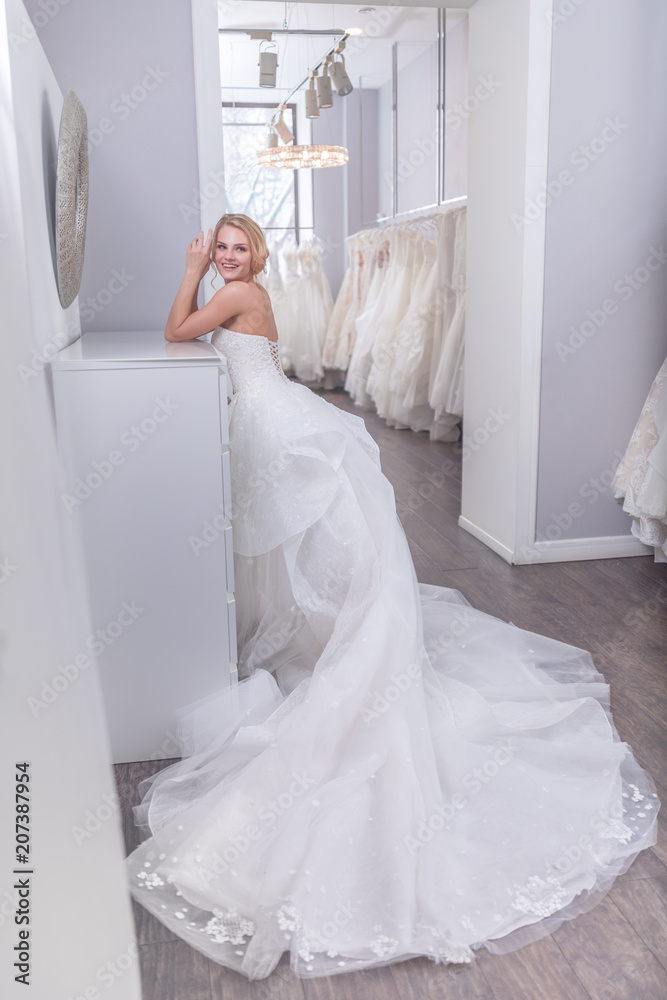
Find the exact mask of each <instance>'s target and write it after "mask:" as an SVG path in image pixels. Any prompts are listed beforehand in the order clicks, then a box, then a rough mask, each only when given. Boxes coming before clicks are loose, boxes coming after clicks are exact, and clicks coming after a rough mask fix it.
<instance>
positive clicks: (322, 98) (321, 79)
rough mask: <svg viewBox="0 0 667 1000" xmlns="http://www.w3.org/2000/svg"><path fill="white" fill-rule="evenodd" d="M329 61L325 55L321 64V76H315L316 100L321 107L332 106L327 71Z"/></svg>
mask: <svg viewBox="0 0 667 1000" xmlns="http://www.w3.org/2000/svg"><path fill="white" fill-rule="evenodd" d="M330 61H331V60H330V57H329V56H327V58H326V59H325V60H324V65H323V66H322V76H318V77H317V100H318V101H319V105H320V107H321V108H333V94H332V92H331V80H330V78H329V73H328V70H329V63H330Z"/></svg>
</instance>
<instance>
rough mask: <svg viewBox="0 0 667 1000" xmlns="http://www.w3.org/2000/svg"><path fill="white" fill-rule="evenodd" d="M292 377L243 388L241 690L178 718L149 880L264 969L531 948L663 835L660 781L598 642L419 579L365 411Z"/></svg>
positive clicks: (144, 815) (159, 787) (234, 959)
mask: <svg viewBox="0 0 667 1000" xmlns="http://www.w3.org/2000/svg"><path fill="white" fill-rule="evenodd" d="M282 382H284V385H282V386H281V387H280V389H279V390H278V391H276V387H275V385H273V384H272V385H268V384H267V385H266V386H264V387H262V386H260V387H258V388H256V389H255V390H253V391H242V392H239V393H238V394H237V395H236V396H235V397H234V400H233V413H232V420H231V446H232V458H233V464H232V477H233V482H234V485H235V498H236V499H235V503H236V507H235V511H234V515H235V516H234V533H235V549H236V555H235V569H236V599H237V607H238V609H239V613H238V634H239V674H240V677H241V680H240V681H239V683H238V685H236V686H235V687H234V688H232V689H230V690H224V691H222V692H221V693H220V694H219V695H217V696H216V697H214V698H211V699H208V700H206V701H205V702H203V703H200V704H197V705H193V706H190V707H189V708H187V709H185V710H184V711H183V712H182V715H181V719H180V730H181V739H182V742H183V753H184V759H183V760H182V761H181V762H179V763H176V764H174V765H173V766H171V767H169V768H167V769H166V770H163V771H161V772H160V773H159V774H158V775H157V776H156V777H155V778H154V779H151V781H149V782H148V783H146V785H145V787H144V789H143V791H144V792H145V797H144V800H143V803H142V805H141V806H139V807H138V809H137V821H138V822H139V823H140V824H141V825H142V826H143V828H144V831H145V833H146V834H147V838H148V839H146V840H145V842H144V843H143V844H142V845H141V846H140V847H139V848H138V849H137V850H136V851H135V852H134V853H133V854H132V855H131V857H130V858H129V862H128V863H129V868H130V879H131V887H132V892H133V893H134V895H135V896H136V898H137V899H138V900H139V901H140V902H141V903H142V904H143V905H144V906H145V907H147V908H148V909H149V910H151V912H153V913H154V914H155V915H156V916H157V917H158V918H159V919H160V920H161V921H162V922H163V923H164V924H166V925H167V926H168V927H169V928H170V929H171V930H172V931H174V932H175V933H177V934H178V935H180V936H181V937H182V938H183V939H184V940H186V941H187V942H189V943H190V944H191V945H192V946H193V947H195V948H197V949H199V950H200V951H202V952H203V953H204V954H206V955H208V956H209V957H210V958H212V959H214V960H215V961H217V962H220V963H222V964H223V965H226V966H228V967H230V968H232V969H235V970H237V971H238V972H240V973H242V974H244V975H245V976H247V977H248V978H252V979H254V978H262V977H265V976H268V975H269V974H270V973H271V971H272V970H273V969H274V968H275V966H276V964H277V963H278V961H279V960H280V957H281V955H282V954H283V953H284V952H285V951H288V952H289V953H290V958H291V964H292V967H293V969H294V972H295V974H296V975H298V976H302V977H308V976H325V975H331V974H333V973H339V972H345V971H348V970H351V969H364V968H369V967H373V966H378V965H383V964H386V963H388V962H396V961H401V960H404V959H407V958H411V957H414V956H417V955H426V956H429V957H430V958H431V959H433V960H434V961H436V962H469V961H470V960H471V959H472V958H473V955H474V951H475V949H477V948H479V947H481V946H485V947H486V948H488V949H489V950H491V951H508V950H512V949H515V948H518V947H520V946H522V945H523V944H525V943H527V942H529V941H532V940H534V939H536V938H538V937H540V936H541V935H543V934H546V933H549V932H550V931H552V930H553V929H554V928H555V927H557V926H558V925H559V924H560V923H561V922H562V920H564V919H566V918H569V917H573V916H575V915H576V914H578V913H580V912H583V911H585V910H587V909H589V908H590V907H591V906H593V905H594V904H595V903H596V902H597V901H598V900H599V899H600V898H601V896H602V894H604V893H605V892H606V891H607V890H608V888H609V886H610V884H611V882H612V881H613V879H614V878H615V877H616V875H618V874H619V873H620V872H622V871H624V870H625V869H626V868H627V867H628V866H629V865H630V863H631V862H632V860H633V859H634V857H635V856H636V855H637V853H638V852H639V851H641V850H642V849H643V848H646V847H648V846H650V845H651V844H652V843H654V841H655V828H656V817H657V811H658V806H659V803H658V800H657V798H656V796H655V791H654V787H653V784H652V782H651V779H650V777H649V776H648V775H647V774H646V773H645V772H644V771H642V769H641V768H640V767H639V766H638V765H637V763H636V762H635V760H634V758H633V756H632V754H631V751H630V749H629V747H628V746H627V745H626V744H624V743H623V742H621V741H620V740H619V738H618V734H617V732H616V730H615V728H614V725H613V722H612V719H611V715H610V711H609V690H608V687H607V685H606V684H605V682H604V678H603V677H602V676H601V675H600V674H599V673H598V672H597V670H596V669H595V667H594V665H593V662H592V660H591V657H590V655H589V654H588V653H586V652H584V651H583V650H580V649H577V648H574V647H572V646H569V645H566V644H564V643H560V642H557V641H554V640H553V639H548V638H545V637H543V636H540V635H536V634H532V633H528V632H524V631H522V630H520V629H518V628H516V627H514V626H513V625H508V624H506V623H505V622H502V621H499V620H497V619H495V618H493V617H491V616H489V615H486V614H484V613H482V612H480V611H477V610H475V609H474V608H472V607H471V606H470V605H469V604H468V603H467V602H466V600H465V599H464V598H463V596H462V595H461V594H459V593H458V592H456V591H453V590H449V589H447V588H441V587H432V586H426V585H421V584H419V583H418V582H417V579H416V577H415V573H414V569H413V565H412V561H411V558H410V553H409V550H408V546H407V542H406V539H405V536H404V533H403V531H402V528H401V526H400V523H399V521H398V519H397V516H396V510H395V504H394V496H393V490H392V488H391V485H390V484H389V482H388V481H387V479H386V478H385V477H384V476H383V475H382V472H381V469H380V465H379V460H378V453H377V448H376V446H375V444H374V442H373V441H372V439H371V438H370V437H369V435H368V434H367V433H366V431H365V428H364V425H363V422H362V421H361V420H360V419H359V418H358V417H356V416H354V415H352V414H348V413H346V412H344V411H342V410H339V409H337V408H335V407H333V406H331V405H330V404H328V403H327V402H325V401H324V400H322V399H321V398H319V397H317V396H316V395H315V394H313V393H311V392H310V391H309V390H308V389H307V388H305V387H304V386H299V385H294V384H292V383H289V382H285V381H284V380H282ZM184 627H186V624H185V622H184ZM187 666H188V665H187V664H183V669H187Z"/></svg>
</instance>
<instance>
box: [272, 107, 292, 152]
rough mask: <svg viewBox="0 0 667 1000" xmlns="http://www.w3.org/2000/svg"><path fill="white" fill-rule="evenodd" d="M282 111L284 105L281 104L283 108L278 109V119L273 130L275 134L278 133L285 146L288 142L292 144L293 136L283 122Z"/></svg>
mask: <svg viewBox="0 0 667 1000" xmlns="http://www.w3.org/2000/svg"><path fill="white" fill-rule="evenodd" d="M284 109H285V105H284V104H283V106H282V107H281V109H280V117H279V119H278V121H277V122H276V126H275V128H276V132H277V133H278V135H279V136H280V138H281V139H282V140H283V142H284V143H285V144H287V143H289V142H294V136H293V135H292V133H291V132H290V130H289V129H288V127H287V125H286V124H285V122H284V121H283V111H284Z"/></svg>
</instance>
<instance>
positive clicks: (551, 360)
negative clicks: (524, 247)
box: [530, 0, 667, 541]
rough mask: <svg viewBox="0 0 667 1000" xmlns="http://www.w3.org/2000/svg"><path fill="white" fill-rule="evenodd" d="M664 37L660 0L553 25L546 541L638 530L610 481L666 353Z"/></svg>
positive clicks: (542, 526)
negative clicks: (656, 253)
mask: <svg viewBox="0 0 667 1000" xmlns="http://www.w3.org/2000/svg"><path fill="white" fill-rule="evenodd" d="M557 11H558V5H557ZM666 38H667V5H665V3H664V0H641V2H638V3H628V2H627V0H586V3H585V4H583V5H581V6H579V7H576V8H574V13H572V14H571V16H568V17H557V18H556V19H555V21H554V35H553V60H552V85H551V102H550V111H549V117H550V124H549V183H550V184H551V185H552V188H551V191H552V192H553V198H552V201H551V204H549V205H548V207H547V209H546V219H547V229H546V271H545V302H544V355H543V362H542V403H541V414H540V459H539V479H538V508H537V531H538V538H540V537H543V538H547V539H554V540H556V541H558V540H560V539H568V538H587V537H592V536H605V535H627V534H628V533H629V530H630V521H629V518H628V517H627V515H626V514H624V513H623V511H622V509H621V507H620V506H619V505H618V504H617V503H616V502H615V501H614V499H613V496H612V493H611V491H610V489H609V483H610V480H611V474H612V469H613V468H615V466H616V465H617V464H618V457H619V455H622V454H623V452H624V451H625V448H626V445H627V443H628V440H629V438H630V434H631V432H632V429H633V427H634V425H635V422H636V420H637V418H638V416H639V412H640V410H641V407H642V404H643V402H644V399H645V397H646V394H647V392H648V389H649V386H650V384H651V382H652V381H653V378H654V377H655V374H656V372H657V370H658V368H659V367H660V365H661V364H662V361H663V360H664V357H665V354H667V257H663V260H662V263H660V261H659V260H658V261H657V264H656V261H655V260H654V261H652V262H651V265H650V266H651V267H656V268H657V269H656V270H653V271H651V270H648V269H645V263H646V259H647V257H650V255H651V248H652V247H653V248H657V249H659V248H660V247H661V246H662V247H667V183H666V181H665V176H666V166H667V61H666V60H665V58H664V48H665V39H666ZM608 122H612V123H613V124H612V126H611V127H610V126H609V125H608ZM581 147H585V148H588V150H589V152H588V154H587V153H585V152H582V150H581ZM561 171H566V172H567V173H566V175H565V179H566V180H567V182H568V183H567V184H565V185H562V186H561V185H560V182H559V180H558V178H559V174H560V173H561ZM530 224H531V225H532V223H530ZM642 267H644V270H640V271H639V272H638V277H637V278H634V277H633V274H634V272H635V270H636V269H637V268H642ZM625 275H629V276H630V280H629V281H628V280H627V279H626V278H625V277H624V276H625ZM646 279H648V280H646ZM633 283H634V285H635V288H634V289H633V288H632V284H633ZM605 305H606V307H607V310H608V311H607V312H606V311H605ZM582 331H583V332H582ZM573 504H574V505H575V506H574V507H573V512H574V514H575V516H574V517H572V516H571V515H568V513H567V512H568V508H570V507H571V506H572V505H573Z"/></svg>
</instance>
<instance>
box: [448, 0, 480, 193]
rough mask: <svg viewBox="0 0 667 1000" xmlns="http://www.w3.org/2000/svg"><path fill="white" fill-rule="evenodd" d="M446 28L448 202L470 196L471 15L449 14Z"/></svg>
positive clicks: (453, 11) (456, 12) (462, 13)
mask: <svg viewBox="0 0 667 1000" xmlns="http://www.w3.org/2000/svg"><path fill="white" fill-rule="evenodd" d="M446 24H447V28H446V34H445V200H447V199H449V198H460V197H461V196H462V195H464V194H467V192H468V117H469V115H470V114H472V113H473V110H474V104H471V102H470V99H469V94H468V14H467V13H466V12H463V11H459V10H448V11H447V19H446ZM466 99H468V103H467V104H466Z"/></svg>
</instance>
